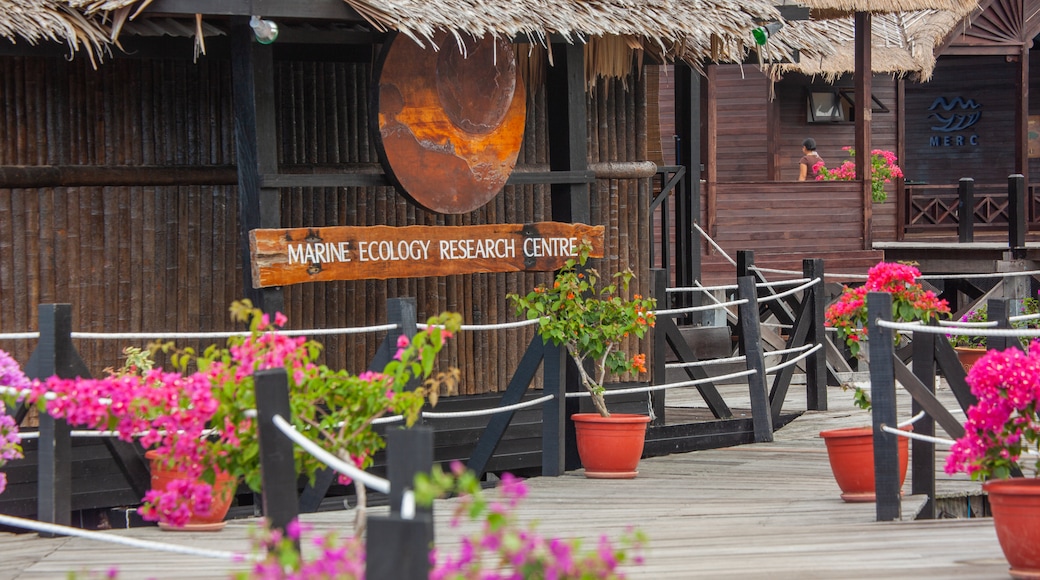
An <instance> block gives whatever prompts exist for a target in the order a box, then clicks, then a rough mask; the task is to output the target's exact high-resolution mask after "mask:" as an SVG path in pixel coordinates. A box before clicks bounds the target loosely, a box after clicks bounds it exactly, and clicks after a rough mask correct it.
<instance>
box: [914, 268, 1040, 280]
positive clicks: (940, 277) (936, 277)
mask: <svg viewBox="0 0 1040 580" xmlns="http://www.w3.org/2000/svg"><path fill="white" fill-rule="evenodd" d="M1037 275H1040V270H1027V271H1025V272H993V273H991V274H986V273H975V274H924V275H922V276H918V277H917V279H918V280H965V279H968V280H970V279H976V278H1015V277H1017V276H1037Z"/></svg>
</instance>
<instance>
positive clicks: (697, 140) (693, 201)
mask: <svg viewBox="0 0 1040 580" xmlns="http://www.w3.org/2000/svg"><path fill="white" fill-rule="evenodd" d="M702 92H703V87H702V84H701V75H700V73H698V72H697V71H694V70H693V69H692V68H691V67H690V65H689V64H687V63H685V62H682V61H679V62H676V63H675V135H676V139H677V140H678V146H677V148H676V152H675V164H676V165H681V166H683V167H685V168H686V174H685V176H684V177H683V180H682V185H681V186H680V189H679V193H680V195H679V196H677V197H676V220H675V231H676V232H679V233H677V235H676V240H675V252H676V256H675V257H676V260H675V281H676V283H677V284H678V285H679V286H689V285H692V284H693V282H694V281H695V280H700V278H701V254H702V243H703V241H702V240H701V237H700V235H699V234H697V232H696V231H694V228H693V223H694V222H697V221H699V220H700V216H701V101H702V98H703V95H702ZM663 265H664V266H665V267H667V262H665V263H663Z"/></svg>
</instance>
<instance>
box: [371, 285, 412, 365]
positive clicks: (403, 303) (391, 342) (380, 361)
mask: <svg viewBox="0 0 1040 580" xmlns="http://www.w3.org/2000/svg"><path fill="white" fill-rule="evenodd" d="M416 311H417V309H416V306H415V298H410V297H407V298H390V299H388V300H387V301H386V321H387V323H388V324H396V325H397V328H394V329H392V330H390V331H389V332H387V333H386V338H385V339H383V342H382V344H380V345H379V350H378V351H376V355H375V356H374V357H372V362H371V363H369V365H368V368H369V370H373V371H382V370H383V368H384V367H385V366H386V363H388V362H390V361H391V360H393V358H394V355H395V354H397V339H398V338H399V337H400V336H401V335H402V334H403V335H405V336H407V337H408V339H409V340H411V339H412V338H414V337H415V333H416V324H417V323H418V320H417V314H416Z"/></svg>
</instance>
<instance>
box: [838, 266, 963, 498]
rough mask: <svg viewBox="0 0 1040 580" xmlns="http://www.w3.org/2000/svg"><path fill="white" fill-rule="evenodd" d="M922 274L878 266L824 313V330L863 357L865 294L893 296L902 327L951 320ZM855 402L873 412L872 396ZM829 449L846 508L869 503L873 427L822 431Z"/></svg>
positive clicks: (903, 445) (903, 458)
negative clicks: (831, 331)
mask: <svg viewBox="0 0 1040 580" xmlns="http://www.w3.org/2000/svg"><path fill="white" fill-rule="evenodd" d="M920 275H921V272H920V270H918V269H917V268H915V267H914V266H911V265H909V264H901V263H893V262H879V263H878V264H877V265H875V266H874V267H872V268H871V269H870V271H869V272H868V273H867V282H866V283H865V284H864V285H862V286H859V287H856V288H850V287H848V286H845V287H844V288H843V289H842V292H841V294H840V295H839V296H838V298H837V300H835V301H834V302H833V303H832V304H831V305H830V306H829V307H828V308H827V311H826V321H825V323H826V325H827V326H829V327H832V328H834V329H835V330H837V334H838V337H839V338H841V339H842V340H843V341H844V342H845V344H846V345H847V346H848V348H849V351H850V352H851V353H852V355H853V356H858V355H860V354H861V347H862V344H863V343H864V342H865V339H866V336H867V329H866V325H867V301H866V298H867V293H868V292H888V293H890V294H891V295H892V319H893V320H896V321H899V322H911V321H915V320H921V321H929V320H933V319H938V317H939V316H940V315H944V314H949V312H950V308H949V306H948V305H947V303H946V301H945V300H939V298H938V297H937V296H936V295H935V293H934V292H932V291H931V290H925V288H924V287H923V286H922V285H921V283H920V282H918V281H917V278H918V277H920ZM852 391H853V402H854V403H855V404H856V406H858V407H860V408H862V409H865V410H869V409H870V396H869V395H868V394H867V392H866V391H865V390H864V389H863V388H862V387H858V386H857V387H855V388H854V389H852ZM820 437H822V438H823V440H824V442H825V443H826V445H827V456H828V458H829V459H830V464H831V470H832V471H833V472H834V477H835V479H836V480H837V481H838V486H839V487H840V488H841V490H842V495H841V497H842V499H843V500H845V501H847V502H870V501H874V500H875V495H874V431H873V428H872V427H851V428H845V429H832V430H828V431H821V432H820ZM898 448H899V460H900V485H902V482H903V480H904V479H905V478H906V469H907V463H908V460H909V448H908V441H907V439H906V438H905V437H900V438H899V446H898Z"/></svg>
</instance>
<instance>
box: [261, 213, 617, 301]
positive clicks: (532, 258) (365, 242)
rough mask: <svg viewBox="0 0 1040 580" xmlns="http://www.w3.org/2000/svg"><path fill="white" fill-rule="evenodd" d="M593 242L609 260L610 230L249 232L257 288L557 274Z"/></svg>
mask: <svg viewBox="0 0 1040 580" xmlns="http://www.w3.org/2000/svg"><path fill="white" fill-rule="evenodd" d="M582 240H588V241H589V242H590V243H591V244H592V253H591V256H592V257H594V258H601V257H603V226H587V225H584V224H567V223H558V222H539V223H533V224H492V225H480V226H458V227H449V226H406V227H391V226H371V227H349V226H342V227H327V228H293V229H262V230H252V231H250V232H249V251H250V254H251V256H252V266H253V287H254V288H265V287H268V286H285V285H288V284H299V283H301V282H323V281H330V280H367V279H381V280H385V279H387V278H424V277H428V276H447V275H450V274H471V273H475V272H519V271H551V270H556V269H558V268H560V267H561V266H563V263H564V262H565V261H566V260H567V258H569V257H571V256H573V255H574V254H575V252H576V248H577V246H578V244H580V243H581V241H582Z"/></svg>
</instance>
